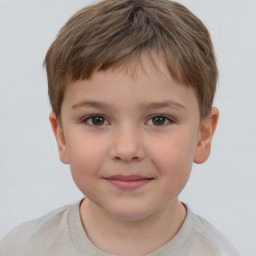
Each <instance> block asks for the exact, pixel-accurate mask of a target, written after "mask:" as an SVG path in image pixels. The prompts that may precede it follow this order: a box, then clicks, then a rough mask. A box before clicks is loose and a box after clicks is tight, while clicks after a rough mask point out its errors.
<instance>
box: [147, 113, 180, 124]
mask: <svg viewBox="0 0 256 256" xmlns="http://www.w3.org/2000/svg"><path fill="white" fill-rule="evenodd" d="M154 117H163V118H166V119H167V120H168V121H169V123H168V124H165V125H151V126H156V127H165V126H167V125H169V124H172V123H174V122H175V119H174V118H173V117H171V116H169V115H165V114H154V115H152V116H150V117H149V118H148V121H149V120H151V119H152V118H154ZM148 121H147V122H148ZM147 122H146V123H147Z"/></svg>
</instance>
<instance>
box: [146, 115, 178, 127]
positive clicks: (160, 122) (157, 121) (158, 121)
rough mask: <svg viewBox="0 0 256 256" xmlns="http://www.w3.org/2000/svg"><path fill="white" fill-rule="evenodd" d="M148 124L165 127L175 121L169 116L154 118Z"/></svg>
mask: <svg viewBox="0 0 256 256" xmlns="http://www.w3.org/2000/svg"><path fill="white" fill-rule="evenodd" d="M147 123H148V124H149V125H152V126H165V125H168V124H170V123H173V121H172V119H170V118H169V117H167V116H161V115H159V116H154V117H152V118H150V119H149V121H148V122H147Z"/></svg>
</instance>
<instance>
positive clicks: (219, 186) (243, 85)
mask: <svg viewBox="0 0 256 256" xmlns="http://www.w3.org/2000/svg"><path fill="white" fill-rule="evenodd" d="M179 2H180V3H183V4H185V5H186V6H187V7H188V8H189V9H190V10H191V11H193V12H194V13H195V14H196V15H197V16H198V17H199V18H200V19H201V20H202V21H203V22H204V23H205V24H206V26H207V27H208V29H209V30H210V33H211V35H212V39H213V42H214V46H215V50H216V55H217V60H218V66H219V71H220V76H219V82H218V92H217V95H216V99H215V104H214V105H215V106H217V107H218V108H219V110H220V120H219V124H218V128H217V131H216V134H215V137H214V142H213V146H212V153H211V157H210V158H209V160H208V161H207V162H206V163H205V164H203V165H194V167H193V171H192V175H191V178H190V180H189V182H188V184H187V186H186V188H185V189H184V191H183V192H182V193H181V195H180V199H181V200H182V201H184V202H186V203H187V204H188V205H189V206H190V207H191V208H192V210H193V211H194V212H195V213H197V214H199V215H202V216H203V217H204V218H206V219H207V220H209V221H210V222H211V223H212V224H213V225H215V226H216V227H217V228H218V229H219V230H220V231H221V232H222V233H224V235H225V236H226V237H227V238H228V239H229V240H230V241H231V242H232V243H233V244H234V245H235V247H236V248H237V250H238V251H239V252H240V253H241V255H244V256H246V255H248V256H251V255H255V251H256V244H255V240H256V218H255V216H256V206H255V196H256V167H255V159H256V103H255V99H256V97H255V95H256V49H255V47H256V1H255V0H246V1H238V0H225V1H223V0H222V1H221V0H193V1H192V0H182V1H179ZM89 3H93V1H85V0H84V1H82V0H72V1H70V0H62V1H57V0H51V1H45V0H37V1H34V0H23V1H20V0H11V1H10V0H0V238H2V237H3V236H4V234H6V233H7V232H8V231H10V230H11V229H12V228H14V227H15V226H16V225H18V224H20V223H22V222H25V221H28V220H30V219H33V218H37V217H39V216H41V215H43V214H45V213H47V212H49V211H50V210H53V209H55V208H57V207H60V206H63V205H66V204H70V203H73V202H76V201H78V200H79V199H81V198H82V197H83V195H82V194H81V192H80V191H79V190H78V189H77V188H76V186H75V184H74V182H73V180H72V177H71V174H70V171H69V166H65V165H63V164H61V163H60V161H59V158H58V154H57V147H56V144H55V139H54V136H53V134H52V131H51V127H50V123H49V121H48V114H49V112H50V106H49V101H48V98H47V81H46V73H45V70H44V69H43V67H42V62H43V59H44V56H45V54H46V51H47V49H48V47H49V46H50V44H51V42H52V41H53V40H54V38H55V36H56V34H57V32H58V30H59V29H60V28H61V26H62V25H63V24H64V23H65V22H66V21H67V19H68V18H69V17H70V16H71V15H73V14H74V13H75V12H76V11H78V10H79V9H81V8H82V7H84V6H86V5H88V4H89Z"/></svg>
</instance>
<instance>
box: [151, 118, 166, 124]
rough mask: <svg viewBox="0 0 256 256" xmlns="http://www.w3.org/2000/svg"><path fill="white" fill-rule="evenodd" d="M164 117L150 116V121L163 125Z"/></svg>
mask: <svg viewBox="0 0 256 256" xmlns="http://www.w3.org/2000/svg"><path fill="white" fill-rule="evenodd" d="M165 120H166V117H163V116H156V117H153V118H152V122H153V124H154V125H164V124H165Z"/></svg>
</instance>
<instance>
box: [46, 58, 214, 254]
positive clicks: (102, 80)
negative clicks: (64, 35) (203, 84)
mask: <svg viewBox="0 0 256 256" xmlns="http://www.w3.org/2000/svg"><path fill="white" fill-rule="evenodd" d="M156 63H158V67H157V68H156V67H155V65H153V64H152V63H151V62H150V61H149V60H148V59H147V58H146V57H144V59H143V60H142V62H141V65H140V66H137V68H136V72H135V73H134V72H131V70H132V69H133V68H134V64H132V63H130V64H129V65H127V66H122V67H117V68H110V69H109V70H107V71H104V72H102V71H100V72H95V73H94V74H93V76H92V78H91V79H90V80H78V81H69V83H68V87H67V88H66V91H65V96H64V100H63V103H62V109H61V122H58V121H57V120H56V118H55V116H54V113H51V114H50V121H51V124H52V128H53V132H54V134H55V136H56V140H57V145H58V149H59V156H60V160H61V161H62V162H63V163H65V164H70V167H71V172H72V176H73V179H74V181H75V183H76V185H77V186H78V188H79V189H80V190H81V191H82V192H83V194H84V195H86V199H84V200H83V202H82V204H81V206H80V215H81V220H82V223H83V226H84V229H85V231H86V233H87V235H88V237H89V238H90V240H91V241H92V242H93V243H94V245H95V246H96V247H98V248H99V249H101V250H102V251H105V252H108V253H111V254H115V255H122V256H123V255H124V256H125V255H134V256H136V255H146V254H148V253H150V252H152V251H154V250H156V249H158V248H160V247H161V246H162V245H164V244H165V243H167V242H168V241H169V240H170V239H172V238H173V237H174V235H175V234H176V233H177V232H178V230H179V229H180V227H181V225H182V223H183V221H184V219H185V216H186V209H185V207H184V206H183V205H182V203H180V202H179V200H178V195H179V193H180V192H181V191H182V189H183V188H184V186H185V185H186V183H187V181H188V178H189V176H190V172H191V168H192V163H193V162H195V163H203V162H204V161H206V160H207V158H208V156H209V154H210V147H211V140H212V136H213V133H214V131H215V128H216V124H217V120H218V110H217V109H216V108H213V109H212V111H211V114H210V115H209V117H208V118H206V119H204V120H200V114H199V105H198V101H197V97H196V93H195V91H194V90H193V88H192V87H189V86H185V85H183V84H179V83H177V82H176V81H174V80H173V78H172V77H171V75H170V74H169V71H168V70H167V68H166V66H165V65H164V62H163V61H161V59H158V60H157V62H156ZM134 70H135V69H133V71H134ZM92 102H93V103H92ZM95 102H97V103H95ZM153 102H154V103H160V104H154V105H152V103H153ZM99 103H100V104H99ZM160 105H161V106H160ZM91 115H97V116H98V117H97V118H95V117H94V118H91V117H90V116H91ZM113 175H118V176H115V178H116V177H118V178H117V179H119V181H120V180H121V181H123V183H124V185H125V187H122V186H121V188H120V187H119V186H116V185H115V184H113V179H112V177H113ZM130 175H133V176H130ZM134 176H136V177H135V178H134ZM127 177H130V178H129V179H135V180H137V179H138V177H140V178H141V179H142V180H143V182H144V181H145V184H144V183H143V182H142V185H140V186H137V185H138V184H137V183H139V184H140V182H137V183H136V181H135V182H134V183H132V182H131V181H126V180H123V179H126V178H127ZM114 180H115V179H114ZM119 181H118V182H119ZM123 183H122V182H121V185H122V184H123ZM129 184H133V185H134V184H135V185H134V186H133V185H131V188H130V189H129V186H130V185H129ZM119 185H120V184H119ZM127 186H128V188H127ZM152 233H154V236H152ZM124 252H125V253H124Z"/></svg>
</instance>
